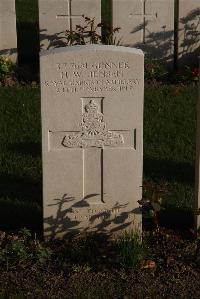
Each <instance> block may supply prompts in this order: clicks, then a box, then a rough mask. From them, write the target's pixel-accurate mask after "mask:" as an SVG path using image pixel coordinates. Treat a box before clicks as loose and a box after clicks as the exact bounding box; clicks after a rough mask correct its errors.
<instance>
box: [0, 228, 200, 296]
mask: <svg viewBox="0 0 200 299" xmlns="http://www.w3.org/2000/svg"><path fill="white" fill-rule="evenodd" d="M2 234H3V233H2ZM18 241H20V242H22V243H23V244H24V246H25V247H24V248H25V249H26V251H27V252H28V257H26V258H24V259H22V258H19V257H17V255H16V252H15V258H14V255H13V252H12V253H11V251H9V246H8V244H13V243H15V242H18ZM144 243H146V244H147V246H148V251H147V255H146V258H145V259H143V260H141V261H140V262H138V264H137V265H136V266H134V267H133V266H132V267H131V266H129V265H126V266H125V265H122V263H121V256H122V254H123V252H122V251H119V246H118V245H117V244H118V242H116V241H112V242H111V241H106V240H105V239H104V240H102V239H101V240H100V239H95V238H92V237H87V238H86V237H85V238H81V239H77V240H71V241H70V240H68V241H55V240H54V241H51V242H48V243H44V242H39V241H38V240H36V239H34V240H24V239H20V237H19V236H16V235H9V236H5V234H4V236H3V238H2V241H1V251H0V261H1V262H0V298H200V248H199V241H198V239H194V238H193V236H192V235H191V234H190V233H187V234H186V233H184V235H183V234H181V233H175V232H173V231H162V232H160V233H159V234H157V233H152V232H150V233H149V232H148V233H145V236H144ZM6 246H7V247H6ZM41 246H42V247H41ZM39 247H40V248H42V253H41V251H40V256H38V255H37V254H36V251H37V248H39ZM5 248H7V249H8V252H9V254H7V260H4V261H3V260H1V257H2V255H1V252H3V249H5ZM44 248H50V249H51V251H52V254H51V255H49V256H48V254H47V255H46V257H45V253H44V252H45V249H44ZM123 249H125V248H123ZM123 249H122V250H123ZM18 250H19V248H18ZM125 251H126V250H125ZM125 251H124V252H125ZM129 253H130V254H134V250H133V251H132V252H129ZM17 254H18V255H19V252H17Z"/></svg>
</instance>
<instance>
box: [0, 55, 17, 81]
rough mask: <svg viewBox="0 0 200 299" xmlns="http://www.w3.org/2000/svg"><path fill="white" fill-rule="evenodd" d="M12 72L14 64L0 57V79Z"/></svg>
mask: <svg viewBox="0 0 200 299" xmlns="http://www.w3.org/2000/svg"><path fill="white" fill-rule="evenodd" d="M13 71H14V64H13V63H12V61H11V60H10V59H9V58H8V57H5V56H0V77H3V76H5V75H9V74H11V73H12V72H13Z"/></svg>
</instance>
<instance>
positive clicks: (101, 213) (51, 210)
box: [41, 45, 144, 237]
mask: <svg viewBox="0 0 200 299" xmlns="http://www.w3.org/2000/svg"><path fill="white" fill-rule="evenodd" d="M143 59H144V57H143V53H142V51H140V50H136V49H130V48H125V47H116V46H96V45H90V46H75V47H69V48H61V49H57V50H52V51H46V52H45V53H43V54H42V55H41V105H42V135H43V137H42V140H43V191H44V192H43V194H44V232H45V236H47V237H64V236H67V235H68V234H79V233H84V232H95V233H100V234H102V233H103V234H108V235H115V234H118V233H121V232H122V231H124V230H125V229H137V230H141V225H142V224H141V223H142V217H141V211H140V208H139V204H138V200H140V199H141V197H142V167H143V90H144V78H143V77H144V74H143V69H144V62H143Z"/></svg>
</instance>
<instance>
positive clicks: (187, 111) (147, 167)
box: [144, 86, 197, 227]
mask: <svg viewBox="0 0 200 299" xmlns="http://www.w3.org/2000/svg"><path fill="white" fill-rule="evenodd" d="M196 99H197V88H194V87H193V86H189V87H188V86H185V87H184V86H183V87H181V86H180V87H172V86H160V87H159V88H153V87H152V88H151V87H148V88H146V90H145V116H144V175H145V178H147V179H153V180H154V181H156V182H163V181H165V182H167V183H168V184H169V190H170V198H169V199H168V200H166V206H167V209H166V212H164V213H163V215H162V216H163V219H165V222H166V221H167V222H169V221H170V224H172V223H173V224H174V225H175V226H178V225H179V226H180V227H183V226H184V225H186V226H187V225H189V224H191V223H192V206H193V202H194V179H195V178H194V176H195V168H194V163H195V123H196V121H195V109H196V108H195V105H196Z"/></svg>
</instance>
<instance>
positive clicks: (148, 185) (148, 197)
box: [138, 182, 168, 230]
mask: <svg viewBox="0 0 200 299" xmlns="http://www.w3.org/2000/svg"><path fill="white" fill-rule="evenodd" d="M167 193H168V187H167V184H164V183H163V184H160V185H158V184H156V183H154V182H145V183H144V185H143V198H142V200H139V201H138V203H139V204H140V205H141V206H142V210H143V216H144V217H145V218H152V219H153V222H154V225H155V227H156V229H157V230H159V222H158V213H159V212H160V211H161V210H163V209H164V206H163V199H164V197H165V196H166V195H167Z"/></svg>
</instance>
